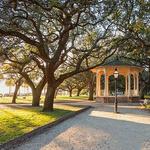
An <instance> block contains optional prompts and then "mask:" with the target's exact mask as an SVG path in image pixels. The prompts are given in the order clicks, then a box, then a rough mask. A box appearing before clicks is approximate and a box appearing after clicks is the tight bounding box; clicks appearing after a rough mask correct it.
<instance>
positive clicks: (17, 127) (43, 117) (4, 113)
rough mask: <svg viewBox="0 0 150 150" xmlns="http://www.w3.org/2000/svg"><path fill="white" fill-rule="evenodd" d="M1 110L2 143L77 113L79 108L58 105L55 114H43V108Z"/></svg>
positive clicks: (0, 138)
mask: <svg viewBox="0 0 150 150" xmlns="http://www.w3.org/2000/svg"><path fill="white" fill-rule="evenodd" d="M1 107H2V108H0V143H3V142H6V141H9V140H10V139H13V138H15V137H18V136H21V135H23V134H25V133H27V132H29V131H32V130H33V129H35V128H37V127H39V126H42V125H45V124H47V123H50V122H53V121H55V120H56V119H58V118H60V117H62V116H64V115H66V114H68V113H71V112H73V111H77V110H79V109H80V108H79V107H73V106H65V105H58V106H56V107H55V111H54V112H42V111H41V109H42V108H33V107H29V106H28V107H27V106H26V107H23V106H19V105H17V106H10V105H9V106H8V105H2V106H1Z"/></svg>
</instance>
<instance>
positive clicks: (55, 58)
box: [0, 0, 121, 111]
mask: <svg viewBox="0 0 150 150" xmlns="http://www.w3.org/2000/svg"><path fill="white" fill-rule="evenodd" d="M116 7H117V2H115V1H110V0H102V1H99V0H82V1H79V0H72V1H70V0H55V1H52V0H49V1H48V0H17V1H16V0H1V2H0V36H1V37H4V38H7V39H9V38H15V39H19V40H21V41H22V43H24V44H29V45H30V47H33V49H34V51H32V50H31V51H30V56H31V57H32V58H33V60H34V61H35V62H36V63H37V64H38V66H40V69H42V71H43V72H44V77H45V79H46V82H47V93H46V96H45V100H44V107H43V111H52V110H53V102H54V94H55V90H56V89H57V87H58V86H59V85H60V84H61V83H62V82H63V81H64V80H65V79H67V78H69V77H71V76H73V75H75V74H77V73H80V72H84V71H87V70H89V69H91V68H94V67H95V66H98V65H99V64H100V63H102V62H104V60H105V59H107V58H108V57H110V56H111V55H112V54H113V53H114V52H115V49H116V47H117V45H119V44H120V42H121V40H120V39H119V40H118V39H117V36H118V35H117V34H116V32H115V28H114V26H113V25H112V23H110V21H109V18H110V17H111V16H112V14H113V12H114V10H115V9H116ZM112 29H113V30H112ZM93 33H94V35H93ZM87 40H88V43H86V41H87ZM89 41H90V42H89ZM35 49H36V50H35ZM93 58H94V60H95V61H94V62H93V61H91V60H92V59H93ZM64 66H65V70H64V69H61V68H64ZM68 68H69V70H68ZM70 68H71V70H70Z"/></svg>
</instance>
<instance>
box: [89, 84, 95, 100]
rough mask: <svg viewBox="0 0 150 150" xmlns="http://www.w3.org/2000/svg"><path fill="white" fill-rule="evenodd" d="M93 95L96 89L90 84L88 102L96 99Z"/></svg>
mask: <svg viewBox="0 0 150 150" xmlns="http://www.w3.org/2000/svg"><path fill="white" fill-rule="evenodd" d="M93 95H94V87H93V86H92V84H90V85H89V98H88V100H93V99H94V97H93Z"/></svg>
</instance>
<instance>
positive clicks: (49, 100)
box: [43, 84, 56, 111]
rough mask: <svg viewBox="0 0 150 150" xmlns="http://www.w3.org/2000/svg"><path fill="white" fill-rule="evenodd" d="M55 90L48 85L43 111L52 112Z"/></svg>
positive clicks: (52, 86)
mask: <svg viewBox="0 0 150 150" xmlns="http://www.w3.org/2000/svg"><path fill="white" fill-rule="evenodd" d="M55 91H56V88H55V86H54V85H52V84H48V86H47V92H46V96H45V100H44V106H43V111H53V109H54V108H53V104H54V97H55Z"/></svg>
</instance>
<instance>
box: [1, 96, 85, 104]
mask: <svg viewBox="0 0 150 150" xmlns="http://www.w3.org/2000/svg"><path fill="white" fill-rule="evenodd" d="M87 98H88V97H87V96H84V95H83V96H72V97H69V96H57V97H56V100H55V101H59V100H60V101H62V100H80V99H82V100H83V99H87ZM11 100H12V97H2V98H0V103H11ZM31 101H32V96H26V97H25V98H24V97H21V96H18V98H17V100H16V102H17V103H31ZM43 101H44V96H42V97H41V103H43Z"/></svg>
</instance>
